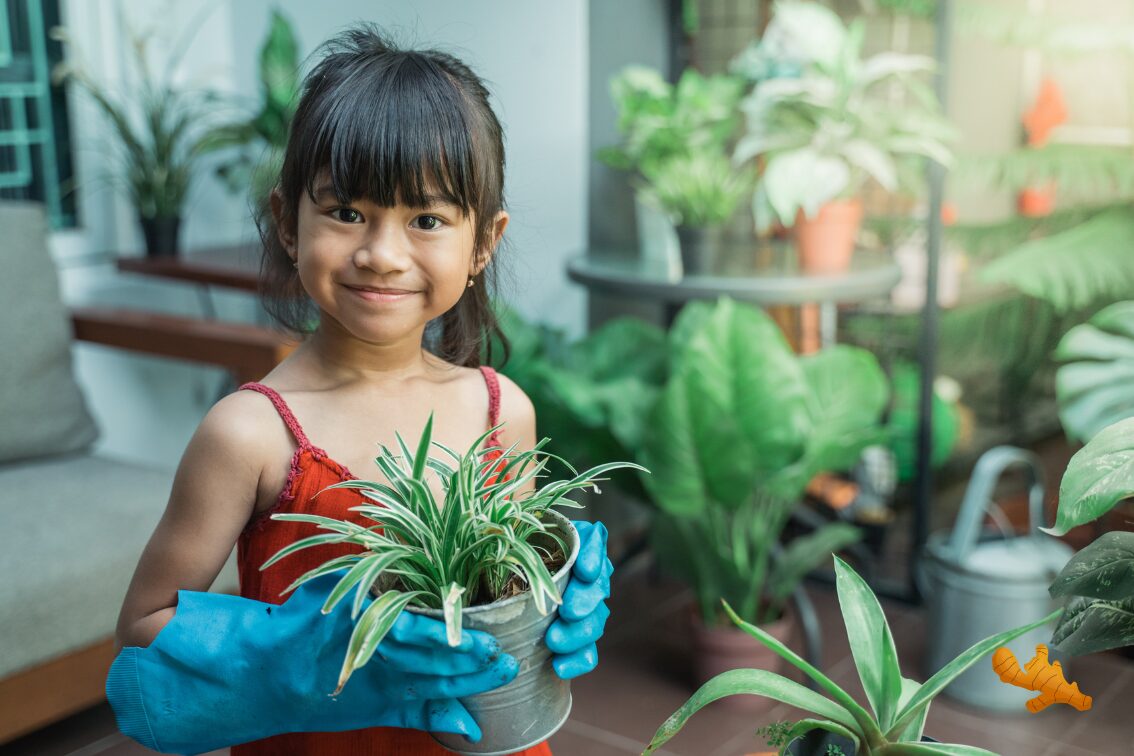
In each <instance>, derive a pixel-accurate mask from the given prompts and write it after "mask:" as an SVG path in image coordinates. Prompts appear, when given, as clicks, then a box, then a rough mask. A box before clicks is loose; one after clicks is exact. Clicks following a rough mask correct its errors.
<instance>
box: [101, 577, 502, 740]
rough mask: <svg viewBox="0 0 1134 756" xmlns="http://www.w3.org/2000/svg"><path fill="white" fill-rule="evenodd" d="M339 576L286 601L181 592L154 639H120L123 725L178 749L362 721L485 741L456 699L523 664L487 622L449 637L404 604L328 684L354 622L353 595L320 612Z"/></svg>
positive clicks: (115, 688) (117, 678)
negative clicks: (483, 628)
mask: <svg viewBox="0 0 1134 756" xmlns="http://www.w3.org/2000/svg"><path fill="white" fill-rule="evenodd" d="M339 577H341V573H332V574H329V575H324V576H322V577H319V578H316V579H314V580H311V581H308V582H307V583H304V584H303V585H302V586H300V587H299V588H298V589H297V590H296V591H295V593H294V594H293V595H292V596H290V597H289V598H288V600H287V601H286V602H284V603H283V604H280V605H274V604H268V603H265V602H262V601H254V600H252V599H246V598H242V597H240V596H229V595H224V594H216V593H201V592H196V591H179V592H178V604H177V608H176V612H175V614H174V616H173V619H171V620H170V621H169V624H167V625H166V626H165V627H164V628H162V630H161V632H159V633H158V635H157V637H156V638H154V641H153V643H151V644H150V645H149V646H148V647H145V648H140V647H134V646H131V647H127V648H124V649H122V651H121V653H119V655H118V658H116V659H115V660H114V664H113V665H112V666H111V669H110V674H109V676H108V677H107V683H106V690H107V698H108V699H109V700H110V704H111V706H112V707H113V708H114V712H115V716H116V717H117V719H118V726H119V729H120V730H121V731H122V732H123V733H125V734H126V735H129V736H130V737H132V738H134V739H135V740H137V741H138V742H140V743H141V744H142V745H145V746H147V747H149V748H152V749H154V750H157V751H163V752H171V753H201V752H205V751H210V750H214V749H217V748H223V747H225V746H229V745H235V744H237V743H245V742H248V741H250V740H259V739H261V738H266V737H269V736H271V735H278V734H280V733H285V732H332V731H339V730H354V729H360V728H364V727H410V728H415V729H421V730H431V731H434V732H456V733H462V734H464V735H466V736H467V737H468V738H469V739H470V740H478V739H479V738H480V728H479V727H478V726H477V723H476V722H475V721H474V720H473V718H472V717H471V716H470V715H469V713H468V711H466V710H465V708H464V706H462V705H461V703H460V702H459V701H458V700H457V699H458V698H462V697H465V696H471V695H475V694H477V693H482V692H484V691H487V690H492V689H493V688H497V687H499V686H501V685H504V684H505V683H508V682H509V681H511V680H512V679H513V678H514V677H515V676H516V673H517V672H518V665H517V663H516V661H515V659H514V658H513V657H511V656H509V655H507V654H505V653H503V652H502V651H501V650H500V646H499V644H498V643H497V642H496V640H495V639H494V638H493V637H492V636H490V635H488V634H487V633H483V632H477V631H474V630H465V631H464V632H463V633H462V640H461V644H460V645H459V646H457V647H455V648H450V647H449V645H448V643H447V642H446V636H445V625H444V623H442V622H439V621H437V620H433V619H430V618H428V617H423V616H421V615H416V614H412V613H410V612H403V613H402V615H401V616H399V617H398V619H397V621H396V622H395V623H394V626H393V628H392V630H391V631H390V633H389V635H388V636H387V637H386V638H385V639H383V641H382V643H381V644H379V646H378V649H377V651H376V652H375V654H374V656H373V657H372V658H371V659H370V661H369V662H367V664H365V665H364V666H363V667H362V668H361V669H358V670H357V671H355V673H354V675H353V676H352V677H351V679H350V681H349V682H348V683H347V684H346V686H345V687H344V688H343V690H342V692H341V693H340V694H339V695H338V696H337V697H333V698H332V697H331V696H330V695H329V694H330V693H331V692H332V691H333V690H334V689H335V686H336V682H337V680H338V676H339V671H340V669H341V668H342V664H343V659H344V657H345V656H346V650H347V644H348V641H349V639H350V636H351V632H352V630H353V628H354V623H353V621H352V620H351V618H350V605H351V602H350V601H341V602H339V603H338V604H337V605H336V607H335V609H334V610H333V611H332V612H331V613H330V614H328V615H324V614H322V613H321V611H320V609H321V607H322V605H323V602H324V601H325V600H326V598H327V595H328V594H329V593H330V591H331V588H332V587H334V585H335V584H336V583H337V582H338V579H339Z"/></svg>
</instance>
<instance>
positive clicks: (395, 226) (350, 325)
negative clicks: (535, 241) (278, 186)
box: [273, 182, 508, 343]
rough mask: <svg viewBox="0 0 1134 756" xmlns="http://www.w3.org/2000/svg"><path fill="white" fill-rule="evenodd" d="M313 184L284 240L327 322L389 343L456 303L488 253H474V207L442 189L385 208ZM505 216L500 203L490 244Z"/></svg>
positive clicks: (366, 338)
mask: <svg viewBox="0 0 1134 756" xmlns="http://www.w3.org/2000/svg"><path fill="white" fill-rule="evenodd" d="M315 189H316V192H315V201H314V202H313V201H312V200H311V198H310V197H308V196H307V193H306V192H304V193H303V194H302V196H301V198H300V202H299V211H298V222H297V234H296V237H295V239H294V240H290V243H289V240H288V239H286V238H285V239H284V240H283V242H284V246H285V248H287V249H288V251H289V254H290V255H291V256H292V258H293V259H296V260H297V261H298V263H299V276H300V280H301V281H302V283H303V287H304V289H306V291H307V293H308V294H309V295H310V296H311V298H312V300H314V302H315V304H316V305H317V306H318V307H319V309H320V310H321V312H322V317H323V318H324V322H326V318H331V319H333V320H334V321H335V322H337V323H338V324H339V325H341V326H342V327H343V329H345V330H346V331H347V332H349V333H350V334H352V335H353V336H355V337H357V338H359V339H361V340H363V341H367V342H371V343H389V342H392V341H394V340H396V339H397V338H399V337H404V336H407V335H410V334H413V333H415V332H416V331H420V330H421V329H423V328H424V326H425V324H426V323H427V322H429V321H430V320H432V319H433V318H436V317H439V316H440V315H442V314H443V313H445V312H447V311H448V310H450V309H451V308H452V307H453V306H454V305H456V304H457V301H458V300H459V299H460V298H461V296H462V295H463V294H464V292H465V291H466V284H467V282H468V279H469V277H470V276H472V275H475V274H477V273H479V272H480V271H481V269H483V267H484V266H485V265H486V264H487V262H488V259H489V257H490V256H491V250H489V251H487V252H485V253H482V254H481V255H474V254H473V237H474V226H473V221H474V218H473V217H472V216H471V214H470V216H469V217H465V216H463V215H462V213H461V209H460V208H459V207H457V206H455V205H451V204H448V203H447V202H446V201H445V200H444V199H441V198H440V197H438V199H436V200H434V201H431V202H430V203H429V204H428V205H427V206H426V207H409V206H408V205H403V204H398V205H396V206H394V207H390V208H386V207H381V206H379V205H375V204H373V203H371V202H370V201H368V200H358V201H355V202H351V203H350V204H342V203H340V202H338V201H337V200H336V199H335V195H334V192H333V191H332V190H331V188H330V182H324V183H322V184H320V183H318V182H317V183H316V186H315ZM277 203H278V200H277V198H275V197H273V207H275V206H276V205H277ZM278 217H279V215H278V213H277V219H278ZM507 224H508V214H507V213H505V212H503V211H501V212H500V213H499V214H498V215H497V218H496V221H495V224H494V229H493V240H492V248H493V249H494V248H495V243H496V242H497V241H498V240H499V238H500V235H501V234H502V233H503V231H504V227H505V226H506V225H507ZM474 257H475V258H479V259H474Z"/></svg>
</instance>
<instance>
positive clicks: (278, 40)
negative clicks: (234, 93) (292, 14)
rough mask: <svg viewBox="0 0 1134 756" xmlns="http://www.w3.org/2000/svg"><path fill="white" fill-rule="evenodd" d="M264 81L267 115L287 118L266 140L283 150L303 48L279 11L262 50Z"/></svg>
mask: <svg viewBox="0 0 1134 756" xmlns="http://www.w3.org/2000/svg"><path fill="white" fill-rule="evenodd" d="M260 81H261V83H262V84H263V86H264V109H265V111H271V112H274V113H278V114H280V115H281V116H284V117H283V118H281V119H280V122H279V123H277V124H275V126H276V129H273V130H271V131H265V132H264V136H265V139H266V140H267V141H268V142H269V143H270V144H274V145H277V146H282V145H283V144H286V143H287V129H288V125H289V123H290V115H291V112H292V111H293V110H294V108H295V106H296V104H297V100H298V94H299V45H298V43H297V42H296V39H295V33H294V32H293V31H292V28H291V24H290V23H288V21H287V19H286V18H284V16H283V15H282V14H281V13H280V12H279V11H278V10H273V11H272V25H271V28H270V29H269V30H268V37H267V39H265V40H264V46H263V47H262V48H260ZM281 127H282V128H281ZM281 132H282V133H281Z"/></svg>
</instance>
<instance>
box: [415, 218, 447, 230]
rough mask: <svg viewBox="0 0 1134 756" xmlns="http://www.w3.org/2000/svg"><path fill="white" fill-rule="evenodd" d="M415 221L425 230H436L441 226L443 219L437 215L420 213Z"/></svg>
mask: <svg viewBox="0 0 1134 756" xmlns="http://www.w3.org/2000/svg"><path fill="white" fill-rule="evenodd" d="M414 223H416V224H417V227H418V228H420V229H421V230H423V231H436V230H437V229H439V228H440V227H441V224H442V223H443V221H442V220H441V219H440V218H438V217H437V216H436V215H419V216H418V217H416V218H414Z"/></svg>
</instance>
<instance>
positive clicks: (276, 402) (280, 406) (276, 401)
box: [237, 383, 315, 451]
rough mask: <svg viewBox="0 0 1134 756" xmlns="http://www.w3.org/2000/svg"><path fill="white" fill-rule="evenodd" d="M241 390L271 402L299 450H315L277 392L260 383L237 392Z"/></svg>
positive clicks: (246, 385) (250, 384)
mask: <svg viewBox="0 0 1134 756" xmlns="http://www.w3.org/2000/svg"><path fill="white" fill-rule="evenodd" d="M242 389H249V390H251V391H255V392H257V393H260V394H263V395H264V396H266V397H268V399H269V400H271V402H272V405H273V406H274V407H275V408H276V412H279V413H280V418H281V419H282V420H283V421H284V424H285V425H287V429H288V430H289V431H291V435H293V436H295V441H296V443H298V444H299V448H300V449H304V450H307V451H314V450H315V448H314V447H313V446H311V442H310V441H308V440H307V434H306V433H304V432H303V428H301V427H300V425H299V421H298V420H296V419H295V415H294V414H293V413H292V411H291V407H288V406H287V402H285V401H284V400H283V397H282V396H280V394H279V392H278V391H276V390H275V389H273V388H269V387H267V386H265V385H264V384H262V383H245V384H244V385H243V386H241V387H240V388H239V389H237V391H240V390H242Z"/></svg>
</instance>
